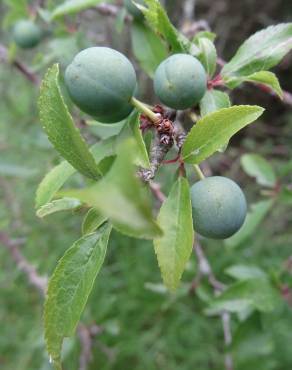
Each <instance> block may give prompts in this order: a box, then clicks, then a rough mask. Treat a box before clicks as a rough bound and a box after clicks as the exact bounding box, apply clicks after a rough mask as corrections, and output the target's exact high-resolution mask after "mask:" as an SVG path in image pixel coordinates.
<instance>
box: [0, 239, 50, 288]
mask: <svg viewBox="0 0 292 370" xmlns="http://www.w3.org/2000/svg"><path fill="white" fill-rule="evenodd" d="M0 243H1V244H3V245H4V247H5V248H6V249H7V250H8V251H9V253H10V256H11V258H12V260H13V261H14V262H15V264H16V266H17V267H18V269H19V270H20V271H22V272H23V273H24V274H25V275H26V276H27V279H28V281H29V283H30V284H31V285H33V286H34V287H36V288H37V289H38V290H39V291H40V292H41V294H42V295H45V292H46V288H47V278H46V277H44V276H41V275H39V274H38V272H37V271H36V268H35V267H34V266H33V265H32V264H31V263H29V262H28V260H27V259H26V258H25V257H24V256H23V254H22V253H21V251H20V245H21V244H23V243H24V240H22V239H21V240H13V239H10V237H9V236H8V234H6V233H4V232H0Z"/></svg>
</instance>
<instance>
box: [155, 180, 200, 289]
mask: <svg viewBox="0 0 292 370" xmlns="http://www.w3.org/2000/svg"><path fill="white" fill-rule="evenodd" d="M157 222H158V224H159V226H160V227H161V229H162V230H163V236H162V237H161V238H159V239H154V241H153V242H154V249H155V253H156V256H157V259H158V264H159V267H160V270H161V274H162V278H163V281H164V284H165V285H166V286H167V287H168V288H169V289H171V290H174V289H176V288H177V286H178V284H179V281H180V279H181V276H182V274H183V271H184V269H185V266H186V264H187V262H188V260H189V258H190V256H191V253H192V249H193V243H194V230H193V222H192V207H191V199H190V188H189V184H188V181H187V180H186V179H185V178H183V177H179V178H178V180H177V181H176V183H175V184H174V185H173V187H172V189H171V191H170V194H169V196H168V198H167V199H166V201H165V202H164V203H163V205H162V207H161V209H160V211H159V214H158V218H157Z"/></svg>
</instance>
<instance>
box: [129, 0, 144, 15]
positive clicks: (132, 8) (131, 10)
mask: <svg viewBox="0 0 292 370" xmlns="http://www.w3.org/2000/svg"><path fill="white" fill-rule="evenodd" d="M134 1H135V3H137V4H141V5H144V4H145V3H144V1H143V0H134ZM124 5H125V8H126V9H127V11H128V12H129V13H130V14H132V16H133V17H134V18H136V19H142V18H143V17H144V15H143V13H142V12H141V10H140V9H138V8H137V7H136V5H135V4H134V3H133V1H132V0H124Z"/></svg>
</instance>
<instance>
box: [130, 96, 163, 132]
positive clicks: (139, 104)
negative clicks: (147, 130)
mask: <svg viewBox="0 0 292 370" xmlns="http://www.w3.org/2000/svg"><path fill="white" fill-rule="evenodd" d="M130 103H131V104H132V105H133V106H134V107H135V108H137V109H138V111H140V112H142V113H143V114H145V116H147V117H148V118H149V119H150V120H151V121H152V122H153V123H154V124H155V125H157V124H158V123H159V122H160V120H161V117H160V115H159V114H156V113H154V112H152V110H151V109H150V108H148V107H147V106H146V105H145V104H144V103H142V102H141V101H140V100H138V99H136V98H134V97H132V98H131V100H130Z"/></svg>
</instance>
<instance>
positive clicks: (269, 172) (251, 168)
mask: <svg viewBox="0 0 292 370" xmlns="http://www.w3.org/2000/svg"><path fill="white" fill-rule="evenodd" d="M241 165H242V168H243V170H244V171H245V172H246V173H247V174H248V175H249V176H251V177H255V179H256V182H257V183H258V184H259V185H262V186H267V187H270V188H273V187H275V185H276V183H277V177H276V173H275V171H274V169H273V167H272V166H271V164H270V163H269V162H268V161H267V160H266V159H265V158H263V157H262V156H260V155H259V154H244V155H243V156H242V157H241Z"/></svg>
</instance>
